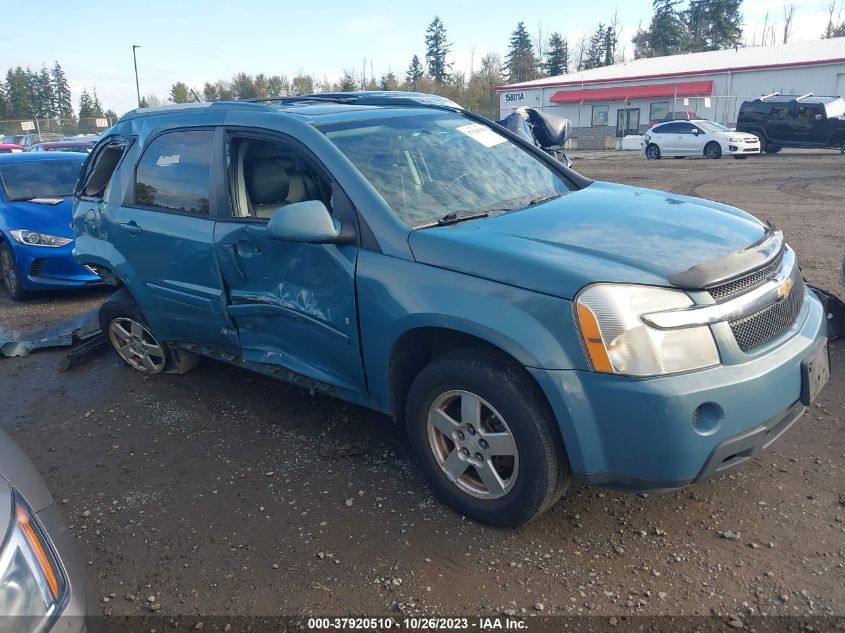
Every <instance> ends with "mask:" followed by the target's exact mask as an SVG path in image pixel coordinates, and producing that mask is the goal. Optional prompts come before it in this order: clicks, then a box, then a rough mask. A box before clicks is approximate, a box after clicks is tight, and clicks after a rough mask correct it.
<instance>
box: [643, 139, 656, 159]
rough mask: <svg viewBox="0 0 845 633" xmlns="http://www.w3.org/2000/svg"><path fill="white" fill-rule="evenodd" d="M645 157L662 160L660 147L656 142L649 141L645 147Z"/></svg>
mask: <svg viewBox="0 0 845 633" xmlns="http://www.w3.org/2000/svg"><path fill="white" fill-rule="evenodd" d="M645 157H646V158H647V159H648V160H660V148H659V147H657V145H655V144H654V143H649V145H648V146H647V147H646V148H645Z"/></svg>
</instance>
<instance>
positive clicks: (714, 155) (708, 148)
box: [704, 141, 722, 160]
mask: <svg viewBox="0 0 845 633" xmlns="http://www.w3.org/2000/svg"><path fill="white" fill-rule="evenodd" d="M704 155H705V156H706V157H707V158H709V159H711V160H718V159H720V158H721V157H722V146H721V145H719V144H718V143H717V142H716V141H710V142H709V143H707V145H705V146H704Z"/></svg>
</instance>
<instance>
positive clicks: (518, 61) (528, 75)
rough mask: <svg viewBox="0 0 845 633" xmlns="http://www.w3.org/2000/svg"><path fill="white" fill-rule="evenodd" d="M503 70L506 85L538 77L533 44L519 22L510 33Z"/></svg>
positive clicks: (523, 25) (522, 23)
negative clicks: (505, 76)
mask: <svg viewBox="0 0 845 633" xmlns="http://www.w3.org/2000/svg"><path fill="white" fill-rule="evenodd" d="M505 69H506V70H507V73H508V83H519V82H522V81H529V80H531V79H536V78H537V77H538V76H539V72H538V62H537V56H536V55H535V54H534V44H533V43H532V42H531V36H530V35H528V31H527V30H526V28H525V23H524V22H520V23H519V24H517V25H516V29H515V30H514V32H513V33H511V39H510V43H509V47H508V54H507V56H506V57H505Z"/></svg>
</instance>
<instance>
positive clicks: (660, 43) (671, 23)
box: [633, 0, 688, 58]
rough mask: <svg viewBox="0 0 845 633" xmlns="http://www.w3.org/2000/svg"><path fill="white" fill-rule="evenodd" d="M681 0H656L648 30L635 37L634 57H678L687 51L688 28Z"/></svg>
mask: <svg viewBox="0 0 845 633" xmlns="http://www.w3.org/2000/svg"><path fill="white" fill-rule="evenodd" d="M679 4H680V0H654V2H653V4H652V6H653V8H654V15H653V16H652V18H651V23H650V24H649V26H648V29H646V30H642V29H640V30H639V31H638V32H637V34H636V35H635V36H634V40H633V42H634V57H636V58H640V57H662V56H663V55H677V54H679V53H683V52H685V50H686V44H687V41H688V37H687V33H686V27H685V25H684V22H683V21H682V20H681V16H680V12H679V10H678V5H679Z"/></svg>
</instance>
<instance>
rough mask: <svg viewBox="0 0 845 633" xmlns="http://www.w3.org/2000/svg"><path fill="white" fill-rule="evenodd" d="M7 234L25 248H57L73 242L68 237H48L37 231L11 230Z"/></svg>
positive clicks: (46, 234)
mask: <svg viewBox="0 0 845 633" xmlns="http://www.w3.org/2000/svg"><path fill="white" fill-rule="evenodd" d="M9 233H10V234H11V236H12V237H13V238H15V241H16V242H20V243H21V244H26V245H27V246H49V247H51V248H58V247H60V246H64V245H66V244H70V243H71V242H72V241H73V240H72V239H71V238H69V237H60V236H58V235H49V234H48V233H39V232H38V231H27V230H26V229H12V230H11V231H9Z"/></svg>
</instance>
